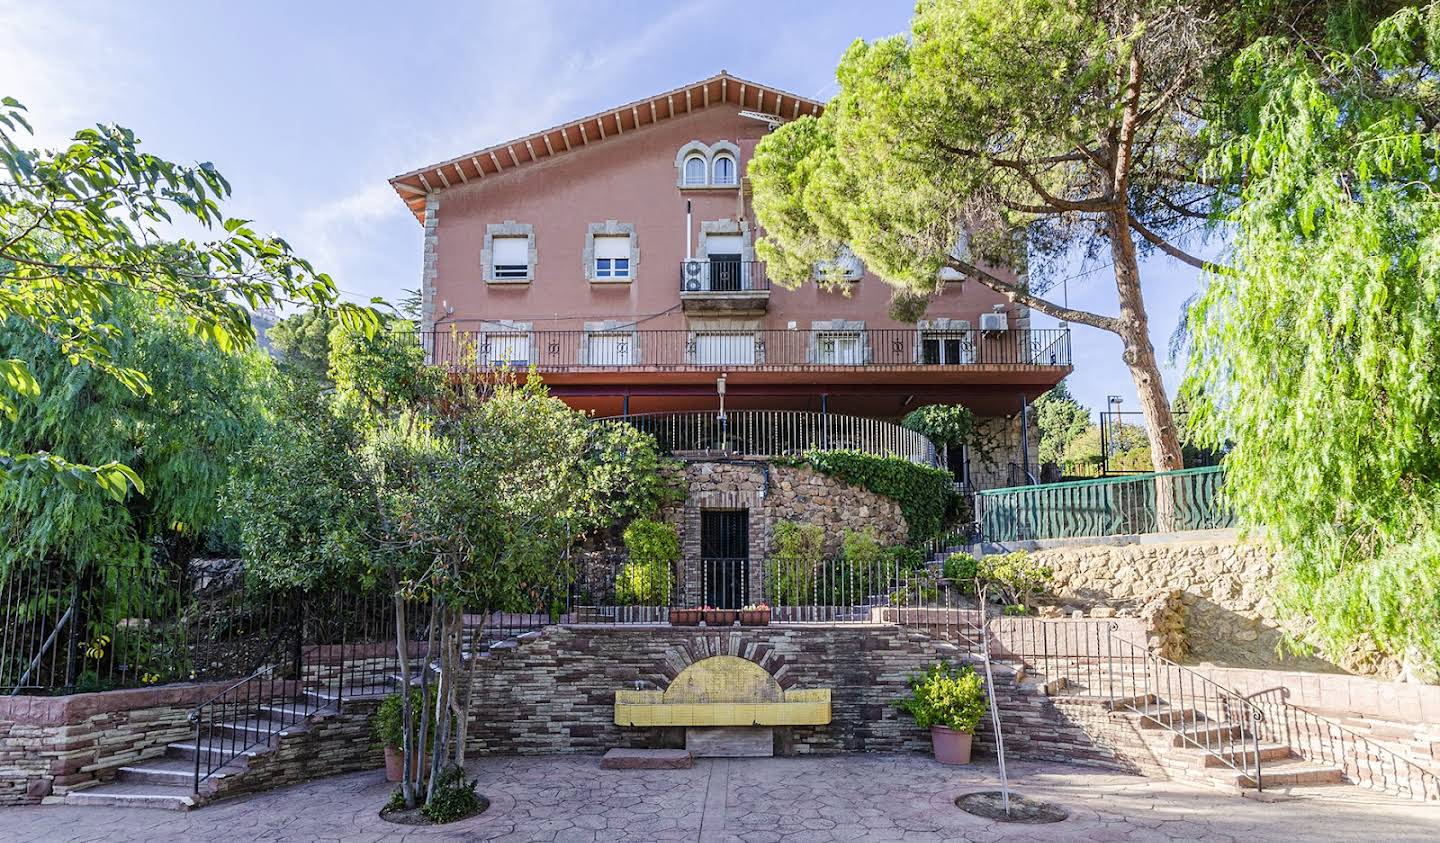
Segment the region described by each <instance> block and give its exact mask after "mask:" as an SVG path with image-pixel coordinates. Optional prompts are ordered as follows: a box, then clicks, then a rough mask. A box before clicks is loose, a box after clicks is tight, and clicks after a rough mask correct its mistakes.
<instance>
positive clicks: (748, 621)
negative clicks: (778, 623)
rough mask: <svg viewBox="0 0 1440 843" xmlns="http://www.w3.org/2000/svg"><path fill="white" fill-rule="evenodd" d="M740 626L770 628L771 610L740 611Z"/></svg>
mask: <svg viewBox="0 0 1440 843" xmlns="http://www.w3.org/2000/svg"><path fill="white" fill-rule="evenodd" d="M740 625H741V626H769V625H770V610H769V609H741V610H740Z"/></svg>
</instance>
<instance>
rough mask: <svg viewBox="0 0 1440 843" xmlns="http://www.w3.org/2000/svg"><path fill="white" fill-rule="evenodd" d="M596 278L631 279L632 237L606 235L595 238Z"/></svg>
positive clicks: (626, 235)
mask: <svg viewBox="0 0 1440 843" xmlns="http://www.w3.org/2000/svg"><path fill="white" fill-rule="evenodd" d="M595 277H596V278H597V279H600V278H604V279H623V278H629V277H630V235H628V234H622V235H620V236H618V237H616V236H610V235H606V236H603V237H600V236H597V237H596V238H595Z"/></svg>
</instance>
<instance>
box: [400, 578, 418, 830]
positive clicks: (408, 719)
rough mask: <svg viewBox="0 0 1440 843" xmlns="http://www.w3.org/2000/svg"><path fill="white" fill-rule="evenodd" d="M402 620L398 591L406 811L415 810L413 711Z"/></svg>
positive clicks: (402, 776)
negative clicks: (411, 777) (412, 781)
mask: <svg viewBox="0 0 1440 843" xmlns="http://www.w3.org/2000/svg"><path fill="white" fill-rule="evenodd" d="M408 626H409V625H408V624H407V623H406V618H405V598H404V597H403V596H402V595H401V594H400V591H399V589H396V590H395V649H396V654H397V655H398V656H399V658H400V724H401V728H402V729H404V730H405V731H404V733H403V734H402V736H401V739H400V748H401V755H400V757H401V758H402V759H403V760H402V764H403V766H402V767H401V768H400V769H401V770H403V771H404V772H402V773H401V774H400V790H401V793H402V794H403V795H404V797H405V807H406V808H407V809H413V808H414V807H415V787H414V785H413V784H412V783H411V781H410V765H412V764H414V763H415V757H416V756H415V753H416V751H417V749H418V747H416V746H415V738H414V735H415V709H414V707H413V706H411V705H410V635H409V634H408V629H407V628H408Z"/></svg>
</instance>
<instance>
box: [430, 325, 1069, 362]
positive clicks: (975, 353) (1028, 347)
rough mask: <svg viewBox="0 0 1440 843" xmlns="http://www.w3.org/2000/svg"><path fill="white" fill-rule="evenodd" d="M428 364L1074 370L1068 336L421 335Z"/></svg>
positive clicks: (1051, 332) (906, 332) (463, 331)
mask: <svg viewBox="0 0 1440 843" xmlns="http://www.w3.org/2000/svg"><path fill="white" fill-rule="evenodd" d="M419 339H420V341H421V342H423V343H424V345H425V350H426V352H427V356H428V358H429V359H430V361H431V362H432V363H434V364H436V365H441V366H450V367H452V368H457V369H473V368H489V367H501V366H509V367H510V368H512V369H527V368H530V367H532V366H533V367H535V368H536V369H538V370H539V371H540V372H563V371H584V370H594V369H630V368H639V369H648V370H686V369H706V370H728V371H733V370H736V369H740V370H745V369H755V370H764V369H784V370H792V371H795V370H799V371H823V370H860V369H866V368H892V369H893V368H900V367H903V368H915V367H919V368H928V367H936V368H938V367H947V368H959V369H963V368H966V367H976V366H1010V367H1016V366H1018V367H1033V368H1047V367H1063V366H1069V365H1070V331H1069V329H1066V328H1045V329H1014V330H1006V331H975V330H947V331H930V330H917V329H913V328H910V329H882V330H873V331H871V330H863V331H807V330H794V331H790V330H772V329H763V330H756V331H705V330H698V331H688V330H655V331H649V330H628V331H627V330H623V329H622V330H610V331H521V330H503V329H490V330H476V329H473V328H459V327H456V328H453V329H445V328H441V329H439V330H436V331H429V332H421V333H420V334H419Z"/></svg>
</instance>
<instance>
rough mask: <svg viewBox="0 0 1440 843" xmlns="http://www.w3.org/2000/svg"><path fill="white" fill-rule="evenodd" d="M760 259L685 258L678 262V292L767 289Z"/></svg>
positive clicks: (768, 283) (765, 276)
mask: <svg viewBox="0 0 1440 843" xmlns="http://www.w3.org/2000/svg"><path fill="white" fill-rule="evenodd" d="M769 290H770V278H769V276H767V275H766V273H765V262H764V261H745V260H730V259H726V258H689V259H687V260H683V261H681V262H680V293H681V295H682V296H684V295H686V294H689V295H692V296H694V295H704V294H709V293H756V292H769Z"/></svg>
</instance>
